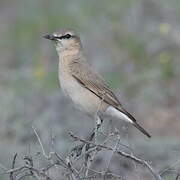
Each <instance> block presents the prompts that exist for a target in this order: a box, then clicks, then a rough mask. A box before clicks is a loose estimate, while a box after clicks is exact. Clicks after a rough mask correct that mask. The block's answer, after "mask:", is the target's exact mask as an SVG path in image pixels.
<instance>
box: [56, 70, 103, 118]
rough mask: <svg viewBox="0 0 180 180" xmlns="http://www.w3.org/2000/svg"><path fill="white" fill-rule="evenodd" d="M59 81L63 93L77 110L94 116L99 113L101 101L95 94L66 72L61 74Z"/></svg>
mask: <svg viewBox="0 0 180 180" xmlns="http://www.w3.org/2000/svg"><path fill="white" fill-rule="evenodd" d="M59 80H60V85H61V88H62V90H63V92H64V93H65V94H66V95H67V96H68V97H69V98H70V99H71V100H72V101H73V103H74V104H75V107H76V108H78V109H80V110H82V111H85V112H86V113H88V114H90V115H92V116H93V115H94V114H95V113H96V112H97V109H98V107H99V105H100V103H101V101H100V99H99V98H98V97H97V96H96V95H95V94H93V93H92V92H91V91H89V90H88V89H86V88H85V87H83V86H82V85H81V84H80V83H79V82H78V81H77V80H76V79H75V78H74V77H73V76H72V75H70V74H69V73H67V72H65V71H60V72H59Z"/></svg>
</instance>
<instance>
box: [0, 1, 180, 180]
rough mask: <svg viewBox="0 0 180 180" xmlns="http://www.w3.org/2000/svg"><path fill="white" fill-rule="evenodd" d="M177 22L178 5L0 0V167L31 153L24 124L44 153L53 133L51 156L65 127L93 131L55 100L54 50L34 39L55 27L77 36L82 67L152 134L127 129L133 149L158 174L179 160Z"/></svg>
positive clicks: (65, 142) (62, 144)
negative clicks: (85, 63) (103, 82)
mask: <svg viewBox="0 0 180 180" xmlns="http://www.w3.org/2000/svg"><path fill="white" fill-rule="evenodd" d="M179 19H180V1H179V0H171V1H169V0H136V1H133V0H113V1H109V0H99V1H97V0H96V1H95V0H91V1H85V0H73V1H66V0H61V1H60V0H52V1H49V0H0V97H1V98H0V122H1V125H0V162H1V163H2V162H3V163H4V165H5V166H7V167H8V166H9V161H10V160H11V158H12V156H13V154H14V153H15V152H18V153H20V154H21V155H22V156H23V154H24V153H26V152H27V149H28V148H27V147H29V145H30V146H33V148H31V151H32V152H33V151H34V152H36V151H38V148H39V147H38V145H37V140H36V138H35V136H34V133H33V131H32V128H31V126H32V125H33V126H35V127H36V128H37V129H38V131H39V133H40V135H41V137H42V138H43V142H44V143H45V146H47V148H48V143H49V136H50V134H51V132H53V134H55V136H56V147H57V150H58V151H59V152H65V151H66V150H67V149H68V148H69V147H71V141H70V140H69V139H68V137H67V132H68V130H72V131H73V132H75V133H78V134H79V135H83V136H84V135H86V134H87V133H88V131H89V130H90V129H91V128H92V127H93V120H90V119H89V118H88V117H86V116H85V115H83V114H81V113H80V112H78V111H76V110H75V109H74V108H73V107H72V105H71V103H70V101H68V100H67V99H66V98H65V97H64V96H63V95H62V93H61V90H60V87H59V82H58V74H57V70H58V68H57V64H58V59H57V54H56V52H55V48H54V46H53V44H52V43H51V42H49V41H47V40H45V39H43V38H42V36H43V35H44V34H46V33H51V32H54V31H57V30H58V29H60V28H61V27H70V28H73V29H75V30H76V31H77V32H78V33H79V35H80V36H81V39H82V43H83V47H84V51H85V54H86V57H87V59H88V60H89V63H90V64H92V65H93V66H94V67H96V69H97V70H98V71H100V73H101V74H102V75H103V76H104V78H105V79H106V81H108V83H109V85H110V86H111V87H112V89H113V90H114V91H115V92H116V94H117V96H118V97H119V99H120V100H121V101H122V104H124V106H125V107H126V109H128V110H129V111H130V112H132V114H134V115H135V117H136V118H137V119H138V121H139V122H140V124H142V125H143V126H144V127H145V129H147V131H148V132H149V133H150V134H152V136H153V138H152V139H151V140H147V139H146V138H144V137H143V136H142V134H140V133H139V132H138V131H136V130H135V129H134V128H131V127H129V128H128V135H129V136H128V138H127V136H125V135H124V136H123V137H124V138H125V139H126V140H127V139H128V142H130V143H131V144H132V147H133V148H135V152H136V153H138V154H142V155H143V157H146V159H147V160H149V161H152V162H153V165H155V166H156V167H157V168H158V169H159V170H161V169H163V168H165V167H166V166H167V165H168V164H171V163H173V162H175V160H177V159H180V140H179V137H180V21H179ZM86 119H88V120H87V121H86ZM117 124H118V123H117ZM118 126H119V129H120V130H122V131H124V128H122V124H118ZM123 126H127V125H123ZM126 135H127V133H126ZM36 145H37V147H36ZM34 147H36V148H37V149H36V148H34ZM176 168H177V169H178V168H180V164H177V165H176ZM166 177H167V179H171V178H174V177H173V174H172V173H169V174H168V173H167V174H166ZM0 179H1V177H0Z"/></svg>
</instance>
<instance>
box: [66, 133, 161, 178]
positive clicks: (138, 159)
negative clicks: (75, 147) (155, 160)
mask: <svg viewBox="0 0 180 180" xmlns="http://www.w3.org/2000/svg"><path fill="white" fill-rule="evenodd" d="M69 135H70V136H71V137H72V138H74V139H75V140H79V141H80V142H84V143H86V144H92V145H95V146H97V147H100V148H102V149H106V150H109V151H113V148H112V147H109V146H105V145H102V144H96V143H94V142H90V141H86V140H84V139H82V138H79V137H78V136H75V135H74V134H72V133H69ZM114 153H116V154H118V155H121V156H123V157H126V158H128V159H131V160H133V161H135V162H136V163H138V164H142V165H144V166H146V167H147V168H148V169H149V171H150V172H151V173H152V175H153V176H154V178H155V179H156V180H162V178H161V176H160V175H159V174H158V173H157V172H156V171H155V170H154V169H153V168H152V167H151V166H150V165H149V163H148V162H147V161H144V160H142V159H140V158H137V157H135V156H134V155H133V154H128V153H125V152H123V151H121V150H116V151H115V152H114Z"/></svg>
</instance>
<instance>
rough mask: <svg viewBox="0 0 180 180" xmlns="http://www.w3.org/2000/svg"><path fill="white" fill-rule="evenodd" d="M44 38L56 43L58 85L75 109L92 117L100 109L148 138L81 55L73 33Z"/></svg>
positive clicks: (66, 31) (67, 31)
mask: <svg viewBox="0 0 180 180" xmlns="http://www.w3.org/2000/svg"><path fill="white" fill-rule="evenodd" d="M45 38H47V39H50V40H52V41H54V42H55V46H56V50H57V52H58V55H59V79H60V84H61V87H62V89H63V90H64V92H65V93H66V94H67V95H68V96H69V97H70V98H71V99H72V101H73V102H74V104H75V106H76V107H80V109H82V110H83V111H85V112H87V113H89V114H90V115H91V116H94V115H95V113H96V112H97V110H99V111H101V112H105V113H107V114H109V115H112V116H114V117H118V118H119V119H121V118H122V119H124V120H126V121H127V122H130V123H131V124H133V125H134V126H135V127H136V128H137V129H139V130H140V131H141V132H142V133H143V134H145V135H146V136H147V137H151V136H150V135H149V134H148V133H147V131H146V130H144V128H142V127H141V126H140V125H139V124H138V123H137V121H136V119H135V118H134V117H133V116H132V115H131V114H130V113H129V112H127V111H126V110H125V109H124V108H123V107H122V105H121V103H120V101H119V100H118V98H117V97H116V95H115V94H114V93H113V91H112V90H111V88H110V87H109V86H108V85H107V84H106V83H105V81H104V80H103V79H102V78H101V76H100V75H99V74H98V73H97V72H95V71H94V69H93V68H92V67H91V66H90V65H89V64H88V63H87V61H86V59H85V57H84V56H83V53H82V45H81V41H80V38H79V37H78V36H77V35H76V34H75V33H74V31H72V30H69V29H68V30H66V29H63V30H60V31H59V32H57V33H53V34H52V35H46V36H45ZM101 103H102V104H101ZM100 104H101V106H99V105H100Z"/></svg>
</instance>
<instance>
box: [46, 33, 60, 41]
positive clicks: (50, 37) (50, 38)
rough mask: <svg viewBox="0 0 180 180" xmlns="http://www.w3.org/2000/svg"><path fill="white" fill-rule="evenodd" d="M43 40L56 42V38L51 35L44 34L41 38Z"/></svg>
mask: <svg viewBox="0 0 180 180" xmlns="http://www.w3.org/2000/svg"><path fill="white" fill-rule="evenodd" d="M43 37H44V38H45V39H49V40H51V41H56V40H57V38H56V37H55V36H54V35H52V34H46V35H45V36H43Z"/></svg>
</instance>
